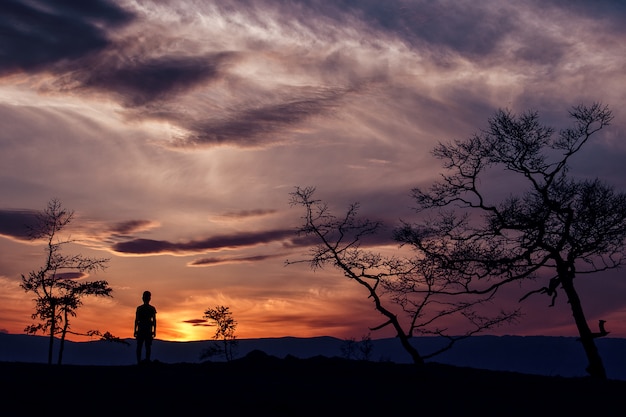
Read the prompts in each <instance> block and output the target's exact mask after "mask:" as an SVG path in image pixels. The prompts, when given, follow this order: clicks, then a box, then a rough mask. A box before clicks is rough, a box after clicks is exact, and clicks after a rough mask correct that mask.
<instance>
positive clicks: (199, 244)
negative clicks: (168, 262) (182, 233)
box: [112, 229, 295, 255]
mask: <svg viewBox="0 0 626 417" xmlns="http://www.w3.org/2000/svg"><path fill="white" fill-rule="evenodd" d="M294 233H295V232H294V230H291V229H289V230H269V231H264V232H244V233H237V234H233V235H220V236H214V237H210V238H207V239H203V240H192V241H188V242H179V243H174V242H169V241H166V240H152V239H134V240H130V241H127V242H120V243H116V244H114V245H113V247H112V249H113V250H114V251H115V252H119V253H127V254H143V255H147V254H158V253H198V252H204V251H214V250H221V249H232V248H240V247H246V246H255V245H259V244H262V243H271V242H276V241H283V240H285V239H291V238H293V236H294Z"/></svg>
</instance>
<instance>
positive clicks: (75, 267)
mask: <svg viewBox="0 0 626 417" xmlns="http://www.w3.org/2000/svg"><path fill="white" fill-rule="evenodd" d="M73 217H74V213H73V212H72V211H68V210H67V209H65V208H63V207H62V205H61V203H60V202H59V200H57V199H52V200H50V201H49V202H48V205H47V207H46V209H45V210H44V211H43V212H41V213H39V214H38V216H37V222H36V224H34V225H32V226H30V230H29V233H30V237H31V239H33V240H44V241H45V242H46V261H45V263H44V265H43V266H41V267H40V268H39V269H37V270H33V271H31V272H29V273H28V276H25V275H22V282H21V284H20V285H21V287H22V288H23V289H24V291H26V292H32V293H34V294H35V299H34V300H35V312H34V313H33V314H32V318H33V319H38V320H39V321H40V322H39V323H37V324H32V325H29V326H28V327H26V329H25V331H26V332H27V333H36V332H38V331H42V332H49V335H50V343H49V347H48V363H49V364H51V363H52V351H53V345H54V338H55V336H56V335H58V334H60V335H61V338H60V343H61V347H60V349H59V355H58V362H57V363H58V364H61V363H62V360H63V347H64V342H65V336H66V334H67V333H72V332H71V331H70V317H76V310H77V309H78V308H79V307H80V306H81V305H82V298H83V297H85V296H88V295H94V296H107V297H110V296H111V291H112V289H111V288H110V287H109V285H108V283H107V282H106V281H102V280H99V281H82V280H81V278H82V277H83V276H84V274H87V273H89V272H96V271H98V270H104V269H105V268H106V266H107V263H108V261H109V260H108V259H106V258H90V257H85V256H82V255H64V254H62V253H61V249H62V247H63V246H64V245H66V244H69V243H72V242H74V241H73V240H70V239H61V238H59V233H60V232H61V231H63V229H65V228H66V227H67V225H68V224H69V223H70V222H71V221H72V220H73Z"/></svg>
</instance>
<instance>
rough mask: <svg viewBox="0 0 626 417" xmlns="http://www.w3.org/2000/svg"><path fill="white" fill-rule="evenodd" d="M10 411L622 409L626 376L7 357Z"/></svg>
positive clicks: (246, 360) (308, 362) (5, 411)
mask: <svg viewBox="0 0 626 417" xmlns="http://www.w3.org/2000/svg"><path fill="white" fill-rule="evenodd" d="M0 381H1V383H2V387H3V388H2V390H3V392H2V405H1V407H2V408H1V409H0V413H1V414H2V415H3V416H16V417H19V416H34V415H43V416H51V415H81V416H94V417H97V416H132V415H135V416H183V417H184V416H201V415H202V416H211V415H232V416H272V417H279V416H289V417H297V416H303V417H304V416H315V417H319V416H342V417H344V416H359V417H361V416H377V417H381V416H418V415H419V416H474V415H477V416H507V417H512V416H570V417H571V416H623V415H624V407H625V406H626V402H625V401H624V398H625V396H626V381H617V380H610V381H594V380H591V379H589V378H564V377H554V376H541V375H529V374H519V373H514V372H502V371H488V370H479V369H474V368H464V367H455V366H451V365H443V364H435V363H429V364H427V366H426V369H423V370H418V369H416V368H415V367H414V366H413V365H410V364H398V363H391V362H365V361H355V360H346V359H339V358H328V357H322V356H317V357H312V358H307V359H301V358H295V357H291V356H287V357H285V358H282V359H281V358H277V357H274V356H269V355H267V354H265V353H263V352H261V351H252V352H249V353H248V354H247V355H246V356H245V357H242V358H240V359H237V360H234V361H232V362H205V363H177V364H166V363H162V362H153V363H151V364H148V365H141V366H137V365H124V366H87V365H60V366H59V365H46V364H41V363H21V362H0Z"/></svg>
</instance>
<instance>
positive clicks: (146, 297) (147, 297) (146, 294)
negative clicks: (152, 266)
mask: <svg viewBox="0 0 626 417" xmlns="http://www.w3.org/2000/svg"><path fill="white" fill-rule="evenodd" d="M151 297H152V294H151V293H150V291H144V292H143V295H142V296H141V299H142V300H143V301H144V302H146V303H147V302H149V301H150V298H151Z"/></svg>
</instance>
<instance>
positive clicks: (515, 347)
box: [0, 333, 626, 380]
mask: <svg viewBox="0 0 626 417" xmlns="http://www.w3.org/2000/svg"><path fill="white" fill-rule="evenodd" d="M237 342H238V343H237V347H236V350H235V355H236V357H243V356H246V355H247V354H249V353H250V352H252V351H255V350H258V351H262V352H264V353H266V354H267V355H271V356H275V357H278V358H286V357H288V356H292V357H295V358H302V359H306V358H312V357H315V356H323V357H344V358H346V357H347V358H354V359H361V360H364V359H367V360H369V361H375V362H382V361H387V362H394V363H410V362H411V358H410V356H409V355H408V354H407V353H406V352H405V351H404V349H403V348H402V346H401V345H400V342H399V341H398V340H397V339H395V338H386V339H372V340H370V342H371V346H370V347H371V349H370V353H369V355H367V356H365V355H364V354H363V353H362V352H360V351H359V349H358V347H359V345H362V343H363V342H358V341H357V342H353V343H352V347H353V348H354V349H353V350H352V351H351V353H348V349H347V348H348V347H349V345H350V342H349V341H346V340H343V339H339V338H334V337H311V338H297V337H279V338H259V339H238V340H237ZM48 343H49V339H48V338H47V337H45V336H33V335H21V334H7V333H0V362H28V363H46V362H47V358H48ZM214 343H216V341H214V340H205V341H193V342H172V341H165V340H158V339H157V340H155V341H154V344H153V347H152V352H153V360H156V361H159V362H162V363H200V362H203V361H205V360H206V359H201V354H202V353H203V352H204V351H205V350H206V349H207V348H208V347H209V346H210V345H212V344H214ZM442 343H443V341H442V340H441V339H440V338H436V337H416V338H414V339H413V344H414V345H415V346H416V347H417V349H418V350H419V352H420V354H422V355H428V354H429V353H431V352H434V351H436V350H437V349H439V348H440V347H441V346H442ZM596 343H597V346H598V350H599V351H600V355H601V356H602V359H603V361H604V364H605V367H606V371H607V375H608V377H609V378H610V379H616V380H626V339H623V338H608V337H606V338H601V339H597V340H596ZM59 346H60V343H59V341H58V340H56V341H55V343H54V356H53V361H54V363H56V360H57V352H58V349H59ZM209 359H210V360H211V361H223V360H224V359H223V358H221V357H216V356H214V357H210V358H209ZM428 362H437V363H442V364H447V365H454V366H460V367H470V368H478V369H487V370H496V371H510V372H520V373H527V374H537V375H546V376H562V377H581V376H586V372H585V367H586V364H587V361H586V357H585V354H584V351H583V348H582V346H581V344H580V342H579V341H578V340H577V339H576V338H575V337H551V336H474V337H470V338H467V339H464V340H461V341H459V342H457V343H456V344H455V345H454V347H453V348H452V349H450V350H447V351H445V352H443V353H441V354H439V355H437V356H434V357H432V358H430V359H428ZM63 364H67V365H102V366H120V365H133V364H135V341H134V339H122V340H120V341H118V342H111V341H102V340H99V341H89V342H72V341H66V342H65V347H64V351H63Z"/></svg>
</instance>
